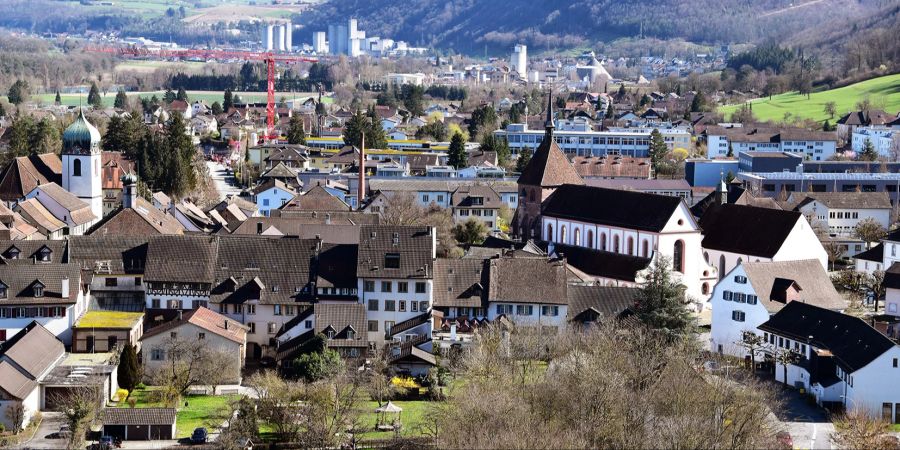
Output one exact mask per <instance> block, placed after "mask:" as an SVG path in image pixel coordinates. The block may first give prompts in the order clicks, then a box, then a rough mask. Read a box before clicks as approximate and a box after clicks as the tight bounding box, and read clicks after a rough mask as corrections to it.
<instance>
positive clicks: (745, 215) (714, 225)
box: [700, 203, 828, 277]
mask: <svg viewBox="0 0 900 450" xmlns="http://www.w3.org/2000/svg"><path fill="white" fill-rule="evenodd" d="M700 228H702V229H703V243H702V245H703V257H704V259H705V260H706V262H707V263H708V264H710V265H714V266H716V267H718V273H719V276H720V277H723V276H725V274H727V273H728V272H730V271H731V270H732V269H734V268H735V267H736V266H738V265H740V264H741V263H742V262H761V261H762V262H765V261H798V260H804V259H815V260H817V261H819V264H820V265H821V266H822V268H823V269H826V270H827V269H828V255H827V253H826V252H825V249H824V248H823V247H822V243H821V242H820V241H819V238H818V237H817V236H816V233H815V231H814V230H813V228H812V226H810V224H809V222H807V220H806V217H804V216H803V214H801V213H799V212H796V211H782V210H778V209H771V208H760V207H756V206H748V205H732V204H727V203H726V204H722V205H714V206H712V207H710V208H709V209H707V210H706V212H705V213H704V214H703V217H701V218H700Z"/></svg>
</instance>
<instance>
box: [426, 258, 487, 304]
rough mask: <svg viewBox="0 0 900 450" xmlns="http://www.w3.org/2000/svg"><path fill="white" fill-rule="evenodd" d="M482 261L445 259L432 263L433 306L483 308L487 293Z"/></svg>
mask: <svg viewBox="0 0 900 450" xmlns="http://www.w3.org/2000/svg"><path fill="white" fill-rule="evenodd" d="M484 265H485V263H484V259H475V258H466V259H445V258H440V259H437V260H435V262H434V290H433V296H434V306H436V307H453V306H455V307H475V308H480V307H482V306H483V300H482V299H483V298H484V297H485V294H486V293H487V285H488V279H487V271H486V270H484Z"/></svg>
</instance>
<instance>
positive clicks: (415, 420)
mask: <svg viewBox="0 0 900 450" xmlns="http://www.w3.org/2000/svg"><path fill="white" fill-rule="evenodd" d="M393 403H394V404H395V405H397V406H399V407H401V408H403V412H402V413H401V414H400V422H401V423H402V424H403V427H402V428H401V429H400V434H401V435H403V436H407V437H415V436H421V435H422V430H421V426H422V425H424V420H425V413H426V412H427V411H428V408H429V405H431V404H432V402H429V401H425V400H413V401H402V400H398V401H395V402H393ZM359 404H360V409H361V411H362V414H361V415H360V423H361V424H362V425H363V426H365V429H366V430H368V431H366V432H365V433H363V434H362V435H360V438H362V439H389V438H391V437H393V432H390V431H374V430H375V423H376V422H377V420H378V413H376V412H375V408H377V407H378V402H375V401H371V400H367V401H362V402H359ZM391 416H392V415H390V414H388V419H387V420H392V419H391Z"/></svg>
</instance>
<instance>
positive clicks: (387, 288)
mask: <svg viewBox="0 0 900 450" xmlns="http://www.w3.org/2000/svg"><path fill="white" fill-rule="evenodd" d="M381 292H391V282H390V281H382V282H381Z"/></svg>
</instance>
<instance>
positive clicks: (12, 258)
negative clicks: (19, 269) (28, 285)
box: [0, 240, 69, 265]
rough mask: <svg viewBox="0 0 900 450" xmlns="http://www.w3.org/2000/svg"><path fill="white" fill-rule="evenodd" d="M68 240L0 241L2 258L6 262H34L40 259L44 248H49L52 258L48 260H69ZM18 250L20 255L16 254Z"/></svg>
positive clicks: (62, 261)
mask: <svg viewBox="0 0 900 450" xmlns="http://www.w3.org/2000/svg"><path fill="white" fill-rule="evenodd" d="M67 243H68V241H56V240H53V241H47V240H25V241H22V240H11V241H6V240H2V241H0V259H2V261H3V263H4V264H29V265H31V264H33V263H34V259H35V258H37V259H40V257H41V256H43V255H42V253H44V252H43V249H44V248H46V249H47V250H49V255H48V256H49V257H50V260H49V261H47V262H53V263H65V262H69V259H68V253H67V251H66V250H67V247H68V245H67ZM16 252H18V255H16Z"/></svg>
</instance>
